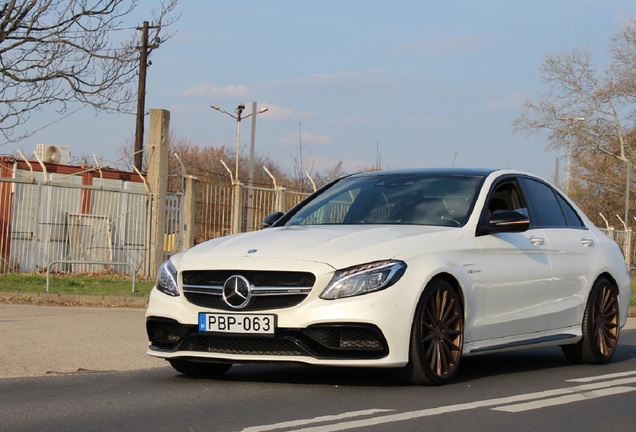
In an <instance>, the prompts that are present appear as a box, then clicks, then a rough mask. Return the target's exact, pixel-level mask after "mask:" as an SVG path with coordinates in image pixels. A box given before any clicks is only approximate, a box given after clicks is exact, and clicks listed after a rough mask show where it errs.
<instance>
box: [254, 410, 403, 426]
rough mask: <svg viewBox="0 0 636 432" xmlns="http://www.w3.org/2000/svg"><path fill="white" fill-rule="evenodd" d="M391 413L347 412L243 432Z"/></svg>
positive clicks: (380, 411)
mask: <svg viewBox="0 0 636 432" xmlns="http://www.w3.org/2000/svg"><path fill="white" fill-rule="evenodd" d="M390 411H395V410H394V409H368V410H363V411H351V412H347V413H343V414H335V415H327V416H322V417H314V418H310V419H303V420H292V421H286V422H281V423H274V424H271V425H263V426H253V427H248V428H245V429H243V432H264V431H271V430H280V429H287V428H293V427H295V426H306V425H308V424H311V423H326V422H329V421H334V420H344V419H347V418H351V417H364V416H369V415H373V414H378V413H383V412H390ZM295 430H297V429H295Z"/></svg>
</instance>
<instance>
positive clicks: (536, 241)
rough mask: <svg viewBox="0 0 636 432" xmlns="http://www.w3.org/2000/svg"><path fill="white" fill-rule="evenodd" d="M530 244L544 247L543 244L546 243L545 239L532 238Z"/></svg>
mask: <svg viewBox="0 0 636 432" xmlns="http://www.w3.org/2000/svg"><path fill="white" fill-rule="evenodd" d="M530 243H532V244H533V245H535V246H543V243H545V240H544V239H543V237H530Z"/></svg>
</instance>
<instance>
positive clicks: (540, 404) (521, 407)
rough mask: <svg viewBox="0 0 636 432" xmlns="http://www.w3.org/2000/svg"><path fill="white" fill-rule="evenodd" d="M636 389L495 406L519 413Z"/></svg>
mask: <svg viewBox="0 0 636 432" xmlns="http://www.w3.org/2000/svg"><path fill="white" fill-rule="evenodd" d="M633 391H636V387H623V386H620V387H610V388H605V389H601V390H596V391H591V392H586V393H575V394H571V395H567V396H561V397H557V398H551V399H542V400H538V401H532V402H526V403H522V404H515V405H508V406H504V407H496V408H493V410H495V411H504V412H510V413H518V412H522V411H530V410H535V409H539V408H546V407H551V406H556V405H565V404H569V403H572V402H581V401H585V400H588V399H596V398H599V397H604V396H613V395H617V394H622V393H628V392H633Z"/></svg>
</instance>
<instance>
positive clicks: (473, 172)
mask: <svg viewBox="0 0 636 432" xmlns="http://www.w3.org/2000/svg"><path fill="white" fill-rule="evenodd" d="M495 171H500V170H499V169H494V168H408V169H392V170H385V171H369V172H360V173H356V174H351V175H350V176H347V177H356V178H357V177H377V176H385V175H396V174H422V175H430V176H475V177H487V176H488V175H490V174H492V173H493V172H495ZM506 171H510V170H506ZM510 172H512V171H510Z"/></svg>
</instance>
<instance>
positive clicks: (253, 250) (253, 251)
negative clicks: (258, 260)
mask: <svg viewBox="0 0 636 432" xmlns="http://www.w3.org/2000/svg"><path fill="white" fill-rule="evenodd" d="M256 252H257V250H256V249H250V250H248V251H247V253H248V254H253V253H256Z"/></svg>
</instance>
